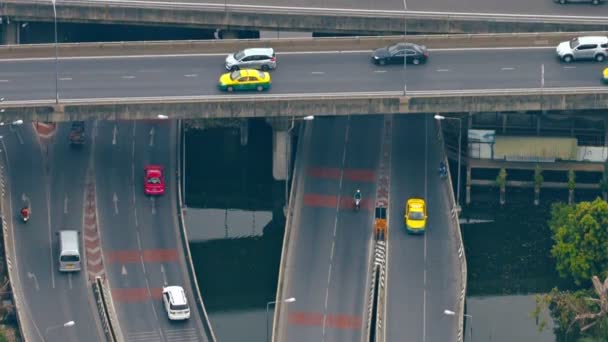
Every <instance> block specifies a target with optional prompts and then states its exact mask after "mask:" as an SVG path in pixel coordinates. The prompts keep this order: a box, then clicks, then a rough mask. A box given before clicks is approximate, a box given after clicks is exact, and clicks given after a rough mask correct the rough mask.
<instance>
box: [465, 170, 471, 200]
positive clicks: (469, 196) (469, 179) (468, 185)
mask: <svg viewBox="0 0 608 342" xmlns="http://www.w3.org/2000/svg"><path fill="white" fill-rule="evenodd" d="M466 184H467V185H466V188H467V191H466V194H465V203H466V204H467V205H469V204H471V166H469V165H467V183H466Z"/></svg>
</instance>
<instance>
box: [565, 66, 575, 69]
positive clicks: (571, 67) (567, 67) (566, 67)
mask: <svg viewBox="0 0 608 342" xmlns="http://www.w3.org/2000/svg"><path fill="white" fill-rule="evenodd" d="M564 69H576V67H575V66H564Z"/></svg>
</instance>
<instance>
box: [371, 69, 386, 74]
mask: <svg viewBox="0 0 608 342" xmlns="http://www.w3.org/2000/svg"><path fill="white" fill-rule="evenodd" d="M374 72H375V73H378V74H384V73H386V70H374Z"/></svg>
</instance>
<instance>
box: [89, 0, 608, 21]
mask: <svg viewBox="0 0 608 342" xmlns="http://www.w3.org/2000/svg"><path fill="white" fill-rule="evenodd" d="M85 2H86V1H85ZM95 2H97V1H95ZM121 2H123V3H134V4H137V3H141V2H143V1H142V0H122V1H121ZM171 3H179V5H178V4H176V6H180V5H181V4H205V3H212V4H221V5H224V4H232V5H253V6H255V5H266V6H285V7H294V8H298V7H300V8H310V7H313V8H314V7H316V8H341V9H368V10H394V11H402V10H403V9H404V8H407V9H408V10H410V11H429V12H458V13H508V14H524V15H535V14H543V15H546V14H550V15H558V16H595V17H597V16H602V15H604V16H608V4H606V3H604V4H600V5H599V6H594V5H592V4H590V3H579V4H577V3H572V4H568V5H560V4H557V3H555V2H553V0H510V1H504V0H503V1H501V0H407V1H404V0H382V1H372V0H352V1H348V0H307V1H296V0H262V1H259V0H226V1H225V2H224V1H221V0H165V1H160V2H155V4H159V5H163V6H159V7H166V5H165V4H171ZM148 6H149V5H148Z"/></svg>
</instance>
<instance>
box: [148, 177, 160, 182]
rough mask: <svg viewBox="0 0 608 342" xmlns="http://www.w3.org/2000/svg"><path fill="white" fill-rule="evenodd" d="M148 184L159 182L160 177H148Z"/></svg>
mask: <svg viewBox="0 0 608 342" xmlns="http://www.w3.org/2000/svg"><path fill="white" fill-rule="evenodd" d="M148 184H160V178H158V177H152V178H148Z"/></svg>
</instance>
